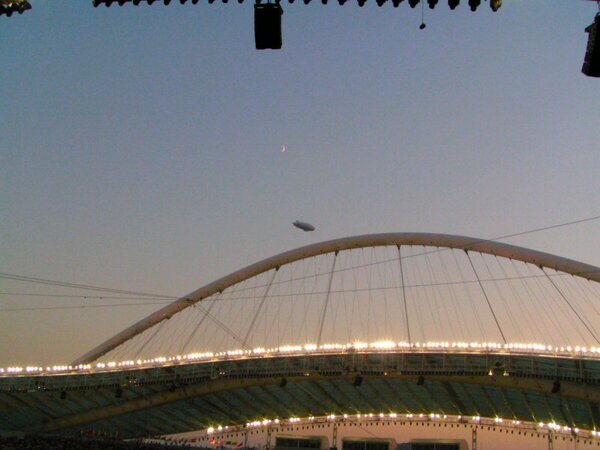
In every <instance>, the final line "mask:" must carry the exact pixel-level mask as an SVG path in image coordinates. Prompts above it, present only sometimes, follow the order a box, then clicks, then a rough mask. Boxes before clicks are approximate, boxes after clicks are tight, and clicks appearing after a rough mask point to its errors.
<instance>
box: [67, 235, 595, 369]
mask: <svg viewBox="0 0 600 450" xmlns="http://www.w3.org/2000/svg"><path fill="white" fill-rule="evenodd" d="M402 245H422V246H429V247H441V248H448V249H460V250H465V251H467V252H468V251H474V252H478V253H483V254H488V255H493V256H500V257H504V258H508V259H513V260H517V261H521V262H524V263H529V264H534V265H536V266H538V267H540V268H549V269H553V270H556V271H559V272H564V273H567V274H570V275H573V276H576V277H580V278H584V279H587V280H590V281H596V282H600V268H599V267H596V266H592V265H589V264H585V263H581V262H578V261H575V260H572V259H568V258H563V257H560V256H556V255H551V254H549V253H544V252H540V251H537V250H531V249H527V248H524V247H518V246H514V245H509V244H505V243H502V242H495V241H490V240H483V239H477V238H473V237H467V236H456V235H449V234H437V233H410V232H409V233H380V234H365V235H359V236H350V237H345V238H340V239H333V240H329V241H323V242H318V243H315V244H310V245H307V246H304V247H299V248H296V249H293V250H289V251H287V252H284V253H280V254H278V255H275V256H272V257H270V258H267V259H264V260H262V261H259V262H257V263H254V264H251V265H249V266H247V267H244V268H243V269H240V270H237V271H235V272H233V273H231V274H229V275H227V276H224V277H222V278H219V279H218V280H216V281H213V282H212V283H209V284H207V285H205V286H203V287H201V288H200V289H197V290H196V291H194V292H192V293H190V294H188V295H186V296H184V297H181V298H180V299H178V300H175V301H173V302H172V303H170V304H169V305H167V306H165V307H163V308H161V309H159V310H158V311H156V312H154V313H152V314H150V315H148V316H147V317H145V318H143V319H141V320H140V321H138V322H136V323H134V324H133V325H131V326H130V327H128V328H126V329H125V330H123V331H121V332H120V333H118V334H116V335H115V336H113V337H112V338H110V339H108V340H107V341H105V342H103V343H102V344H100V345H98V346H97V347H95V348H93V349H92V350H90V351H89V352H87V353H86V354H84V355H82V356H81V357H80V358H78V359H77V360H76V361H74V362H73V365H77V364H86V363H89V362H92V361H95V360H96V359H98V358H99V357H101V356H102V355H104V354H106V353H108V352H109V351H111V350H113V349H114V348H116V347H118V346H120V345H121V344H123V343H125V342H127V341H128V340H130V339H132V338H133V337H135V336H137V335H139V334H140V333H142V332H144V331H145V330H147V329H148V328H150V327H152V326H154V325H156V324H158V323H160V322H162V321H163V320H166V319H169V318H171V317H172V316H173V315H174V314H176V313H178V312H180V311H182V310H184V309H186V308H188V307H189V306H192V305H194V304H195V303H197V302H200V301H202V300H204V299H206V298H208V297H210V296H211V295H213V294H215V293H218V292H222V291H224V290H225V289H227V288H229V287H231V286H233V285H235V284H237V283H240V282H242V281H245V280H247V279H249V278H252V277H254V276H257V275H260V274H262V273H264V272H267V271H269V270H272V269H277V268H279V267H281V266H283V265H286V264H289V263H293V262H295V261H299V260H302V259H305V258H311V257H314V256H318V255H324V254H328V253H333V252H340V251H344V250H351V249H357V248H369V247H382V246H402Z"/></svg>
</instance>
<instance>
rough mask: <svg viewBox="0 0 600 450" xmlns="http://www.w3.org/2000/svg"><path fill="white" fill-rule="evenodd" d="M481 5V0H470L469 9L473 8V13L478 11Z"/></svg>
mask: <svg viewBox="0 0 600 450" xmlns="http://www.w3.org/2000/svg"><path fill="white" fill-rule="evenodd" d="M479 5H481V0H469V7H470V8H471V11H473V12H475V11H477V8H479Z"/></svg>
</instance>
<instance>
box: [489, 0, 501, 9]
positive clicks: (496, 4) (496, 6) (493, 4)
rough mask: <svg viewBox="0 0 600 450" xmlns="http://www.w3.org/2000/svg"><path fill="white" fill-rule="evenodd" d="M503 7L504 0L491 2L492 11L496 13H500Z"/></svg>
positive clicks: (492, 0)
mask: <svg viewBox="0 0 600 450" xmlns="http://www.w3.org/2000/svg"><path fill="white" fill-rule="evenodd" d="M501 6H502V0H490V8H492V11H494V12H496V11H498V10H499V9H500V7H501Z"/></svg>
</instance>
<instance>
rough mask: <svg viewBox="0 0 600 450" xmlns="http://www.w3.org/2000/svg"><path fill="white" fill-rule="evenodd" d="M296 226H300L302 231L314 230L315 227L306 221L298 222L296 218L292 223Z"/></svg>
mask: <svg viewBox="0 0 600 450" xmlns="http://www.w3.org/2000/svg"><path fill="white" fill-rule="evenodd" d="M292 225H294V226H295V227H296V228H300V229H301V230H302V231H315V227H314V226H313V225H311V224H310V223H307V222H300V221H299V220H296V221H295V222H293V223H292Z"/></svg>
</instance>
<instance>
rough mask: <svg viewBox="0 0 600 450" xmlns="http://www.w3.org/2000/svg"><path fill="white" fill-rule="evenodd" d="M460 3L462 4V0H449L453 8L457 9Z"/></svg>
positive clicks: (449, 4)
mask: <svg viewBox="0 0 600 450" xmlns="http://www.w3.org/2000/svg"><path fill="white" fill-rule="evenodd" d="M458 5H460V0H448V6H449V7H450V9H451V10H454V9H456V7H457V6H458Z"/></svg>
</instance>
